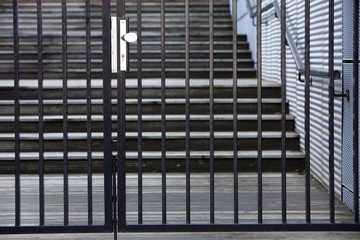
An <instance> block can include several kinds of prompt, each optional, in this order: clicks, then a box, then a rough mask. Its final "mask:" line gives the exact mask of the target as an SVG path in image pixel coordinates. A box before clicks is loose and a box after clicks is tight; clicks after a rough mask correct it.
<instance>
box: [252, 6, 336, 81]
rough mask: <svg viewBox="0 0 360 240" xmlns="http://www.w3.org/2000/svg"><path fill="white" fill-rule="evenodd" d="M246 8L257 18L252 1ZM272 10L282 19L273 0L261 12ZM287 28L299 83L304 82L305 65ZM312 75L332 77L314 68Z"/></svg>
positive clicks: (287, 36) (326, 72)
mask: <svg viewBox="0 0 360 240" xmlns="http://www.w3.org/2000/svg"><path fill="white" fill-rule="evenodd" d="M246 7H247V8H248V10H249V15H250V17H251V18H255V17H256V14H257V13H256V10H255V11H253V9H255V8H254V7H253V6H251V3H250V0H246ZM271 8H274V10H275V13H276V15H277V16H278V19H279V20H280V19H281V11H280V6H279V3H278V2H277V0H273V2H272V3H269V4H268V5H266V6H264V7H263V8H262V9H261V12H265V11H268V10H270V9H271ZM285 26H286V41H287V44H288V46H289V48H290V52H291V54H292V56H293V58H294V61H295V65H296V69H297V70H298V71H299V81H301V82H303V80H301V74H305V65H304V63H303V61H302V59H301V57H300V54H299V52H298V50H297V47H296V45H295V42H294V39H293V37H292V35H291V33H290V30H289V28H288V26H287V24H285ZM310 75H311V76H316V77H323V78H324V77H330V74H329V72H328V71H324V70H320V69H313V68H310ZM334 78H335V79H340V78H341V72H340V71H339V70H334Z"/></svg>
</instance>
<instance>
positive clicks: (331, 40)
mask: <svg viewBox="0 0 360 240" xmlns="http://www.w3.org/2000/svg"><path fill="white" fill-rule="evenodd" d="M329 78H330V79H329V210H330V216H329V217H330V223H335V176H334V175H335V173H334V166H335V165H334V93H335V86H334V0H329Z"/></svg>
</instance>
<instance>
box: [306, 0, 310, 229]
mask: <svg viewBox="0 0 360 240" xmlns="http://www.w3.org/2000/svg"><path fill="white" fill-rule="evenodd" d="M305 173H306V176H305V188H306V190H305V191H306V200H305V201H306V223H310V221H311V219H310V218H311V213H310V211H311V210H310V207H311V206H310V204H311V203H310V0H305Z"/></svg>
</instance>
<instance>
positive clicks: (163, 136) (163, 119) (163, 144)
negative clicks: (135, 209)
mask: <svg viewBox="0 0 360 240" xmlns="http://www.w3.org/2000/svg"><path fill="white" fill-rule="evenodd" d="M165 81H166V80H165V0H161V172H162V179H161V182H162V184H161V185H162V223H163V224H166V115H165V114H166V109H165V104H166V103H165V94H166V82H165Z"/></svg>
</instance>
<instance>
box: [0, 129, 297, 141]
mask: <svg viewBox="0 0 360 240" xmlns="http://www.w3.org/2000/svg"><path fill="white" fill-rule="evenodd" d="M91 136H92V139H103V136H104V135H103V133H102V132H92V133H91ZM116 136H117V134H116V133H113V134H112V137H113V138H116ZM126 137H127V138H128V139H137V138H138V133H137V132H126ZM185 137H186V133H185V132H166V139H184V138H185ZM209 137H210V133H209V132H190V138H191V139H202V138H209ZM214 137H215V138H227V139H232V138H233V132H218V131H217V132H214ZM298 137H299V134H298V133H296V132H294V131H287V132H286V138H298ZM142 138H143V139H161V132H142ZM238 138H240V139H248V138H257V132H256V131H247V132H238ZM262 138H263V139H266V138H281V132H280V131H271V132H270V131H263V132H262ZM14 139H15V134H14V133H0V140H14ZM38 139H39V133H20V140H38ZM62 139H63V133H62V132H49V133H44V140H62ZM68 139H69V140H84V139H87V133H86V132H70V133H68Z"/></svg>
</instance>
